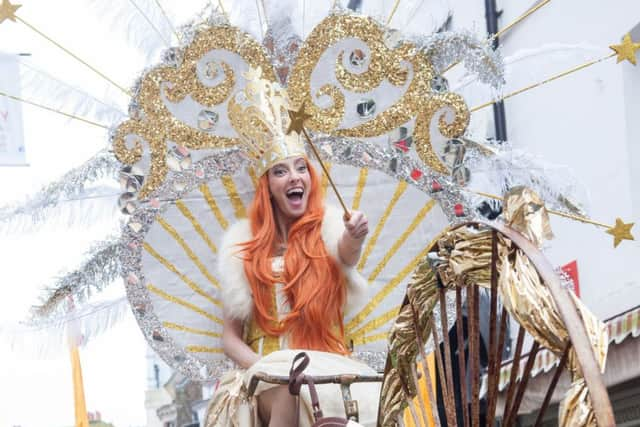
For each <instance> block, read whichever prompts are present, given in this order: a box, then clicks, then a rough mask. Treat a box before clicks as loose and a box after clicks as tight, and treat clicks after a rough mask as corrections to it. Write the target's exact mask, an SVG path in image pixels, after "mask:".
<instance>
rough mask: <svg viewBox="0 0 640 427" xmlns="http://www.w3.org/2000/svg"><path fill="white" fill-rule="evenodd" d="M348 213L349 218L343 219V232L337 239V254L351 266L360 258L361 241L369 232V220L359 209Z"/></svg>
mask: <svg viewBox="0 0 640 427" xmlns="http://www.w3.org/2000/svg"><path fill="white" fill-rule="evenodd" d="M350 214H351V217H350V218H349V220H345V221H344V232H343V233H342V236H341V237H340V240H339V241H338V255H339V256H340V260H341V261H342V263H343V264H345V265H347V266H349V267H353V266H355V265H356V264H357V263H358V260H359V259H360V252H362V243H363V242H364V239H365V238H366V237H367V234H368V233H369V221H368V220H367V217H366V216H365V214H363V213H362V212H360V211H352V212H350Z"/></svg>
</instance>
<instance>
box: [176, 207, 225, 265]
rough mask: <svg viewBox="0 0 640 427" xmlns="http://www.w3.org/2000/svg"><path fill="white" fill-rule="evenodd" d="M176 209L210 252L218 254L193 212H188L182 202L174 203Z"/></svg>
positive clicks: (187, 208)
mask: <svg viewBox="0 0 640 427" xmlns="http://www.w3.org/2000/svg"><path fill="white" fill-rule="evenodd" d="M176 207H177V208H178V210H179V211H180V213H182V215H183V216H184V217H185V218H186V219H187V220H188V221H189V222H190V223H191V225H192V226H193V228H194V230H196V233H198V235H199V236H200V237H201V238H202V240H203V241H204V242H205V243H206V245H207V246H208V247H209V249H210V250H211V252H212V253H213V254H216V253H218V248H217V247H216V245H215V243H213V241H212V240H211V238H210V237H209V234H208V233H207V232H206V231H205V230H204V228H203V227H202V224H200V222H199V221H198V220H197V219H196V217H195V215H193V212H191V210H189V207H188V206H187V205H186V204H185V203H184V202H183V201H182V200H177V201H176Z"/></svg>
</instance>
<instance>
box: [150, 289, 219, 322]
mask: <svg viewBox="0 0 640 427" xmlns="http://www.w3.org/2000/svg"><path fill="white" fill-rule="evenodd" d="M147 289H149V290H150V291H151V292H153V293H154V294H156V295H158V296H160V297H161V298H163V299H165V300H167V301H169V302H172V303H174V304H177V305H179V306H182V307H184V308H186V309H188V310H191V311H193V312H194V313H198V314H199V315H201V316H203V317H205V318H207V319H209V320H211V321H212V322H215V323H217V324H219V325H222V323H223V322H222V319H220V318H219V317H218V316H216V315H214V314H211V313H209V312H208V311H207V310H205V309H203V308H200V307H198V306H197V305H195V304H192V303H190V302H188V301H185V300H184V299H182V298H179V297H177V296H174V295H171V294H170V293H168V292H165V291H163V290H162V289H160V288H158V287H156V286H154V285H153V284H151V283H149V284H147Z"/></svg>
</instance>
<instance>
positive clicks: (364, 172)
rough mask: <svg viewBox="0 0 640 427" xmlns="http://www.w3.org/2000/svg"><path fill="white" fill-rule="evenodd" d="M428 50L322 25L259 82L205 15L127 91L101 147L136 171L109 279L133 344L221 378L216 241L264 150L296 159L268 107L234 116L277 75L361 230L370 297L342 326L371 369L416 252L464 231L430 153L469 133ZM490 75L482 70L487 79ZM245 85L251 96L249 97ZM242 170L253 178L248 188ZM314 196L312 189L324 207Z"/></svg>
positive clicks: (347, 18)
mask: <svg viewBox="0 0 640 427" xmlns="http://www.w3.org/2000/svg"><path fill="white" fill-rule="evenodd" d="M211 22H214V24H211ZM269 40H270V39H269V37H267V38H266V42H265V44H266V45H270V46H271V47H274V44H276V43H277V42H276V41H274V40H272V39H271V42H269ZM267 42H268V43H267ZM298 43H299V41H295V42H292V41H291V40H288V41H286V42H285V44H286V46H284V48H286V49H289V51H295V50H296V46H297V45H298ZM436 43H442V40H439V41H430V42H429V43H425V44H422V45H420V44H416V43H413V42H409V41H402V40H400V39H399V37H398V34H397V33H396V32H391V31H390V30H388V29H387V28H385V27H384V25H382V24H380V23H378V22H376V21H375V20H374V19H372V18H369V17H364V16H360V15H356V14H353V13H346V12H342V11H337V12H336V13H334V14H331V15H329V16H328V17H327V18H325V19H324V20H323V21H321V22H320V23H319V24H318V25H317V26H316V27H315V28H314V29H313V30H312V31H311V33H310V34H309V36H308V37H307V39H306V40H305V41H304V42H303V43H301V44H300V48H299V50H298V51H297V53H296V52H294V53H295V55H290V56H291V57H292V58H294V59H295V61H294V63H293V64H286V65H287V66H286V67H283V66H282V64H275V65H276V69H275V70H274V67H273V66H272V65H271V61H270V52H269V51H268V50H267V48H266V47H264V46H262V45H260V44H259V43H258V42H256V41H255V40H254V39H253V38H252V37H251V36H249V35H248V34H246V33H243V32H242V31H240V30H239V29H237V28H234V27H231V26H229V25H228V24H227V23H226V22H224V19H223V18H222V17H220V16H214V18H212V20H210V23H209V25H203V26H201V27H198V31H196V32H195V33H194V34H193V37H192V39H191V40H190V41H188V42H185V46H184V47H183V48H181V49H177V50H175V51H174V52H173V57H174V58H175V59H174V61H173V62H171V63H169V64H164V65H161V66H158V67H156V68H153V69H151V70H150V71H149V72H148V73H146V75H144V76H143V77H142V78H141V80H140V83H139V86H138V88H137V90H136V96H135V98H134V101H133V104H132V115H131V118H130V119H129V120H127V121H126V122H124V123H122V124H121V125H120V126H119V127H118V128H117V129H116V131H115V133H114V136H113V145H114V150H115V153H116V155H117V157H118V159H120V160H121V161H122V162H123V163H125V164H128V165H131V166H138V167H140V166H142V167H143V168H146V170H144V172H143V173H142V175H141V176H137V177H133V176H132V177H130V180H131V181H134V182H137V183H140V181H141V186H140V187H139V189H138V190H137V191H136V192H135V193H134V194H131V196H130V199H129V200H131V203H133V204H135V209H134V210H133V214H132V216H131V218H130V220H129V222H128V225H127V226H126V229H125V233H126V234H127V239H128V241H129V245H128V247H127V250H126V253H125V254H124V261H125V262H124V268H123V270H124V271H123V274H124V276H125V278H126V282H127V294H128V295H129V298H130V300H131V302H132V306H133V308H134V312H135V314H136V317H137V318H138V321H139V322H140V325H141V326H142V329H143V330H144V332H145V335H146V336H147V338H148V340H149V342H150V343H151V345H152V346H153V347H154V349H156V350H157V351H158V352H159V353H160V354H161V355H162V356H163V358H164V359H165V360H167V362H168V363H170V364H171V365H172V366H174V367H175V368H177V369H179V370H181V371H182V372H184V373H186V374H187V375H189V376H190V377H192V378H197V379H203V378H209V377H211V376H215V375H218V374H219V372H220V371H219V368H221V367H224V365H225V358H224V356H223V354H222V349H221V343H220V341H219V338H220V332H221V327H222V325H221V317H222V316H221V313H222V311H221V302H220V298H219V295H220V283H219V281H218V279H217V277H216V273H215V271H214V265H215V257H216V254H217V250H218V249H217V248H218V244H219V238H220V236H221V235H222V233H223V232H224V229H226V228H227V227H228V226H229V224H230V223H231V222H233V221H235V220H236V219H238V218H242V217H244V216H245V214H246V207H247V204H248V203H249V202H250V200H251V198H252V193H253V191H254V185H255V179H256V178H257V176H259V175H261V173H262V172H264V171H265V170H266V169H267V168H268V167H269V166H270V164H271V163H270V159H271V158H272V157H271V155H272V154H274V153H270V152H269V149H266V145H265V141H268V140H270V139H273V138H274V137H275V139H276V140H278V141H283V142H285V143H284V144H275V145H273V146H272V147H276V148H277V150H282V149H289V148H291V147H292V148H291V149H294V150H295V147H296V145H295V143H296V142H295V141H294V142H293V145H291V144H289V142H288V141H290V139H289V138H291V136H285V135H284V134H283V133H282V132H283V131H282V127H281V126H273V125H272V124H273V123H279V122H282V121H283V120H284V118H283V117H282V116H281V115H280V114H279V113H280V112H281V111H282V109H281V106H274V105H266V104H263V105H262V107H260V108H259V109H257V110H256V109H254V108H255V107H251V106H248V105H247V101H251V103H253V104H254V105H255V104H256V102H257V103H258V104H259V103H260V102H263V101H264V98H260V94H261V93H270V94H271V95H273V94H275V95H280V90H279V85H278V84H277V83H276V82H275V81H276V75H278V76H279V78H280V79H281V81H283V82H286V83H287V85H286V86H287V92H288V98H289V100H290V103H291V105H290V107H291V108H297V107H299V106H300V105H302V104H303V103H304V104H305V105H306V106H307V111H308V112H309V114H310V115H311V118H310V119H309V120H308V121H307V122H306V123H305V124H306V126H307V127H308V129H309V130H310V131H311V132H312V133H313V135H314V139H315V141H316V144H317V145H318V146H319V148H320V152H321V154H322V156H324V160H325V162H327V164H328V165H330V168H331V175H332V177H333V178H334V180H335V181H336V183H337V185H338V187H339V188H340V191H341V193H342V194H343V195H344V196H345V199H346V200H347V202H348V203H349V204H350V206H351V207H352V208H354V209H362V210H364V211H365V212H366V213H367V214H368V216H369V218H370V219H371V221H372V223H373V224H375V225H374V226H373V230H372V232H371V235H370V237H369V238H368V240H367V242H366V243H365V248H364V252H363V256H362V259H361V261H360V264H359V265H358V268H359V269H360V271H361V272H362V273H363V274H364V275H365V277H367V278H368V281H369V283H370V294H371V297H372V298H371V300H370V301H368V302H367V303H366V304H364V305H363V306H362V307H359V308H358V310H357V311H356V312H355V313H354V315H353V316H352V317H351V318H348V319H346V321H347V324H346V332H347V335H348V339H349V340H350V341H351V342H353V344H354V347H355V352H356V354H357V355H359V356H361V357H363V358H366V359H368V360H370V361H371V362H372V363H373V362H375V361H377V362H378V363H380V362H381V361H382V360H383V358H384V356H385V347H386V338H387V337H386V334H387V331H388V329H389V327H390V325H391V321H392V319H393V318H394V316H395V314H396V313H397V309H398V306H399V304H400V300H401V298H402V295H403V293H404V287H403V285H404V284H405V283H406V282H407V281H408V279H409V277H410V275H411V273H412V271H413V269H414V268H415V266H416V265H417V263H418V262H419V260H420V259H421V258H422V257H423V256H424V255H425V248H426V247H427V246H428V243H429V242H430V241H431V240H432V239H433V238H435V237H436V236H437V235H438V233H439V232H440V231H441V230H442V229H443V228H444V227H445V226H446V225H447V224H449V223H450V222H451V221H455V220H457V219H464V218H467V217H468V211H467V210H466V209H465V207H464V206H463V200H462V197H461V196H460V195H459V194H458V192H457V190H456V188H457V186H456V185H455V184H454V183H453V182H451V181H450V179H449V178H448V177H447V176H446V175H445V174H444V173H447V174H448V172H449V169H448V168H447V166H446V165H445V162H444V160H443V157H442V156H441V155H438V154H437V150H438V149H436V148H434V147H435V146H438V144H439V146H440V151H442V150H441V147H443V146H444V142H445V141H447V140H449V139H451V138H455V137H458V136H460V135H461V134H462V133H463V132H464V130H465V127H466V125H467V123H468V120H469V113H468V110H467V108H466V105H465V103H464V102H463V100H462V98H461V97H460V96H459V95H456V94H453V93H449V92H446V91H443V90H442V89H443V88H442V87H440V86H439V85H437V84H436V83H437V81H438V80H437V72H436V68H435V67H434V64H433V62H434V60H437V59H439V57H438V55H442V53H441V52H440V53H438V54H436V53H434V52H436V51H437V49H435V44H436ZM281 47H282V46H281ZM430 49H431V50H430ZM498 60H499V57H497V56H495V54H493V56H487V57H486V61H487V63H491V64H493V67H494V69H500V63H499V62H497V61H498ZM256 70H261V71H256ZM287 71H288V72H287ZM258 72H260V73H261V74H262V77H263V78H264V79H266V82H262V83H256V82H257V81H258V80H257V79H256V78H255V77H256V75H255V74H256V73H258ZM499 78H500V77H499V76H498V77H497V78H496V79H495V80H499ZM269 82H270V83H269ZM275 99H277V100H280V101H281V103H282V104H283V105H284V103H285V102H286V100H285V98H284V97H283V96H276V98H275ZM265 112H269V115H270V118H269V120H267V121H265V120H263V118H264V117H263V116H262V115H263V114H264V113H265ZM254 113H259V114H258V115H256V114H254ZM292 135H294V136H293V138H296V139H297V138H298V137H297V136H295V134H292ZM395 135H397V137H396V136H395ZM356 138H359V139H356ZM247 143H248V144H249V145H247ZM241 146H244V147H248V148H249V150H248V151H245V150H242V149H241ZM287 147H289V148H287ZM247 152H248V153H249V154H248V155H247V154H245V153H247ZM278 155H279V154H278ZM275 157H277V155H276V156H275ZM275 157H273V158H275ZM247 166H255V167H254V168H252V167H249V173H248V174H247V172H246V167H247ZM326 186H327V181H326V179H324V180H323V187H324V188H323V191H325V194H326V195H327V199H328V202H329V203H332V201H331V200H332V198H333V194H331V193H328V192H326Z"/></svg>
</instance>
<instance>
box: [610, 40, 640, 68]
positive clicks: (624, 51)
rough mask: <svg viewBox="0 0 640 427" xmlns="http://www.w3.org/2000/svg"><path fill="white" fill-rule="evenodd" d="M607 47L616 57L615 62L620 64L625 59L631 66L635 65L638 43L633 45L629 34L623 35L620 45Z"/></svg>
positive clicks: (639, 47) (639, 46)
mask: <svg viewBox="0 0 640 427" xmlns="http://www.w3.org/2000/svg"><path fill="white" fill-rule="evenodd" d="M609 47H610V48H611V49H613V51H614V52H615V53H616V55H618V58H617V62H622V61H624V60H625V59H626V60H627V61H629V62H631V63H632V64H633V65H636V64H637V61H636V51H637V50H638V49H640V43H634V42H633V40H631V33H627V34H625V36H624V37H623V38H622V43H620V44H614V45H612V46H609Z"/></svg>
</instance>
